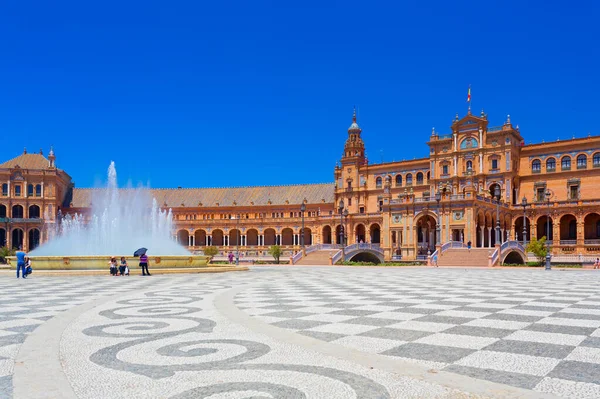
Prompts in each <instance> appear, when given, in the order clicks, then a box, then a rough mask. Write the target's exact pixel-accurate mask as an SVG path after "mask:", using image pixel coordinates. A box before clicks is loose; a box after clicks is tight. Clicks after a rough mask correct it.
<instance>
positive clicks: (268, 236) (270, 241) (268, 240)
mask: <svg viewBox="0 0 600 399" xmlns="http://www.w3.org/2000/svg"><path fill="white" fill-rule="evenodd" d="M265 245H275V230H273V229H266V230H265Z"/></svg>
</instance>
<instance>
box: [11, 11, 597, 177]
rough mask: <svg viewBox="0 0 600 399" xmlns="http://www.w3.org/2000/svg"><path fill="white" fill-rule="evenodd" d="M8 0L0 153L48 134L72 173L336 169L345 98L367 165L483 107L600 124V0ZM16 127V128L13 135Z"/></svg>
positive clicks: (532, 125)
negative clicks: (354, 118) (355, 119)
mask: <svg viewBox="0 0 600 399" xmlns="http://www.w3.org/2000/svg"><path fill="white" fill-rule="evenodd" d="M566 4H567V3H564V2H558V1H551V2H542V1H536V2H524V1H503V2H496V1H490V2H462V1H458V2H449V1H439V2H438V1H429V2H426V1H402V2H391V1H389V2H376V1H369V2H367V1H360V2H354V1H343V2H342V1H340V2H323V1H315V2H312V1H303V2H280V1H271V2H261V1H254V2H246V1H239V2H237V1H223V2H198V1H186V2H184V1H171V2H163V1H143V2H141V1H140V2H138V1H119V2H112V1H105V2H100V3H91V2H82V1H77V2H66V1H58V2H29V1H13V2H4V3H3V5H2V10H1V12H0V36H1V37H2V40H1V41H0V57H1V60H2V62H0V132H1V135H2V137H3V138H4V140H3V146H2V158H3V160H5V159H9V158H12V157H14V156H16V155H18V154H20V153H21V152H22V151H23V147H27V149H28V151H30V152H32V151H39V149H40V148H43V149H44V152H45V153H47V152H48V149H49V147H50V145H54V148H55V152H56V154H57V164H58V165H59V167H61V168H63V169H65V170H67V172H69V173H70V174H71V176H72V177H73V180H74V181H75V183H76V185H77V186H78V187H90V186H94V185H98V184H99V182H100V181H102V180H105V173H106V169H107V168H108V164H109V162H110V161H111V160H114V161H115V162H116V163H117V170H118V173H119V179H120V183H121V184H122V185H123V184H125V183H126V181H127V180H131V181H133V182H134V184H135V183H138V182H142V183H144V184H150V185H151V186H152V187H177V186H183V187H225V186H243V185H273V184H296V183H312V182H328V181H332V180H333V167H334V166H335V162H336V161H337V160H338V159H339V158H340V156H341V152H342V149H343V144H344V141H345V139H346V136H347V133H346V131H347V128H348V126H349V124H350V122H351V117H352V107H353V106H354V105H356V106H357V107H358V110H359V124H360V125H361V127H362V128H363V138H364V140H365V143H366V146H367V155H368V157H369V160H370V162H372V163H375V162H377V163H378V162H381V160H384V161H386V162H388V161H392V160H401V159H412V158H415V157H423V156H426V155H427V146H426V144H425V142H426V141H427V139H428V137H429V134H430V132H431V128H432V127H435V128H436V130H438V131H439V132H447V131H449V126H450V123H451V121H452V118H453V117H454V115H455V113H457V112H458V113H460V114H461V115H463V114H464V113H466V110H467V104H466V94H467V88H468V86H469V84H471V86H472V100H473V111H474V113H477V114H478V113H479V112H480V111H481V108H484V109H485V111H486V112H487V113H488V116H489V119H490V123H491V125H499V124H501V123H502V122H503V121H504V120H505V118H506V115H507V114H510V115H511V120H512V121H513V123H515V124H518V125H519V126H520V128H521V133H522V134H523V136H524V137H525V139H526V142H540V141H542V140H546V141H548V140H556V139H557V138H561V139H566V138H571V137H572V136H573V135H575V136H576V137H582V136H586V135H587V134H588V133H591V134H595V135H598V134H600V120H599V118H598V110H599V109H600V99H599V98H600V97H599V95H598V93H599V92H600V78H599V77H598V76H599V75H598V70H600V68H599V67H600V52H599V51H598V38H600V24H598V20H599V19H600V6H599V5H598V3H597V2H593V1H579V2H570V3H568V7H565V5H566ZM6 137H8V138H9V139H8V140H6Z"/></svg>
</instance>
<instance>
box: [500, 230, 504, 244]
mask: <svg viewBox="0 0 600 399" xmlns="http://www.w3.org/2000/svg"><path fill="white" fill-rule="evenodd" d="M500 243H501V244H504V229H500Z"/></svg>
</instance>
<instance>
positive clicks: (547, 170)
mask: <svg viewBox="0 0 600 399" xmlns="http://www.w3.org/2000/svg"><path fill="white" fill-rule="evenodd" d="M546 172H548V173H552V172H556V168H546Z"/></svg>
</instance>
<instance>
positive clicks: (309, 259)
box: [296, 250, 338, 265]
mask: <svg viewBox="0 0 600 399" xmlns="http://www.w3.org/2000/svg"><path fill="white" fill-rule="evenodd" d="M336 252H338V250H324V251H315V252H311V253H309V254H308V255H306V256H305V257H303V258H302V259H300V260H299V261H298V262H297V263H296V265H329V259H330V258H331V257H332V256H333V255H335V254H336Z"/></svg>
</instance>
